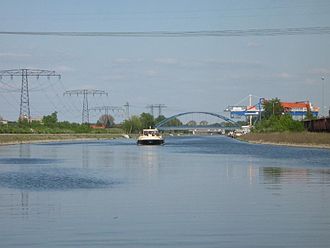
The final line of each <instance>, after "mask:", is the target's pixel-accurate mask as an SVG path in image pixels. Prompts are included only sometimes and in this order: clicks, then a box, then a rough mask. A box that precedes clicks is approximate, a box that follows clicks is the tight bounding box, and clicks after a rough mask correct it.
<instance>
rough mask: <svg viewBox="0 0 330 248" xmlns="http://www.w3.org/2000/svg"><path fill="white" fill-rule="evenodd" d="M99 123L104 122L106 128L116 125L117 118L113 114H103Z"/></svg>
mask: <svg viewBox="0 0 330 248" xmlns="http://www.w3.org/2000/svg"><path fill="white" fill-rule="evenodd" d="M97 123H99V124H102V125H103V126H105V127H106V128H110V127H113V126H114V125H115V118H113V116H112V115H101V116H100V118H99V120H98V122H97Z"/></svg>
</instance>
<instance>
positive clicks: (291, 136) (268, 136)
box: [238, 132, 330, 149]
mask: <svg viewBox="0 0 330 248" xmlns="http://www.w3.org/2000/svg"><path fill="white" fill-rule="evenodd" d="M238 139H239V140H242V141H246V142H249V143H254V144H271V145H284V146H296V147H313V148H328V149H330V133H312V132H299V133H294V132H283V133H248V134H245V135H242V136H240V137H238Z"/></svg>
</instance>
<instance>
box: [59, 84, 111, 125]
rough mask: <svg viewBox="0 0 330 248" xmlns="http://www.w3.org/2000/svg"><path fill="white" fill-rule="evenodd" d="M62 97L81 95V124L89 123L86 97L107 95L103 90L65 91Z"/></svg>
mask: <svg viewBox="0 0 330 248" xmlns="http://www.w3.org/2000/svg"><path fill="white" fill-rule="evenodd" d="M63 95H64V96H65V95H69V96H71V95H77V96H78V95H83V97H84V99H83V107H82V116H81V121H82V123H89V108H88V95H93V96H95V95H100V96H101V95H106V96H108V93H107V92H105V91H104V90H93V89H80V90H67V91H65V92H64V93H63Z"/></svg>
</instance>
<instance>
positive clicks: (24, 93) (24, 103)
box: [0, 69, 61, 121]
mask: <svg viewBox="0 0 330 248" xmlns="http://www.w3.org/2000/svg"><path fill="white" fill-rule="evenodd" d="M6 76H9V77H10V78H11V79H13V78H14V77H22V85H21V102H20V110H19V120H23V119H27V120H28V121H30V120H31V111H30V97H29V81H28V77H36V78H37V79H39V77H47V78H48V79H49V78H50V77H54V76H56V77H58V78H59V79H61V75H60V74H58V73H56V72H55V71H49V70H39V69H13V70H2V71H0V78H2V77H6Z"/></svg>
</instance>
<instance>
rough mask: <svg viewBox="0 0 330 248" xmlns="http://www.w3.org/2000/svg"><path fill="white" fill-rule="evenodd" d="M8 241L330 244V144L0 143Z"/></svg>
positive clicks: (213, 140)
mask: <svg viewBox="0 0 330 248" xmlns="http://www.w3.org/2000/svg"><path fill="white" fill-rule="evenodd" d="M0 223H1V224H0V247H235V248H236V247H251V248H252V247H253V248H256V247H260V248H261V247H262V248H264V247H299V248H301V247H329V246H330V150H327V149H309V148H292V147H279V146H270V145H253V144H247V143H244V142H240V141H237V140H233V139H230V138H226V137H221V136H208V137H169V138H167V140H166V145H165V146H152V147H151V146H137V145H136V144H135V142H134V141H133V140H110V141H94V142H61V143H48V144H25V145H13V146H2V147H0Z"/></svg>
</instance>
